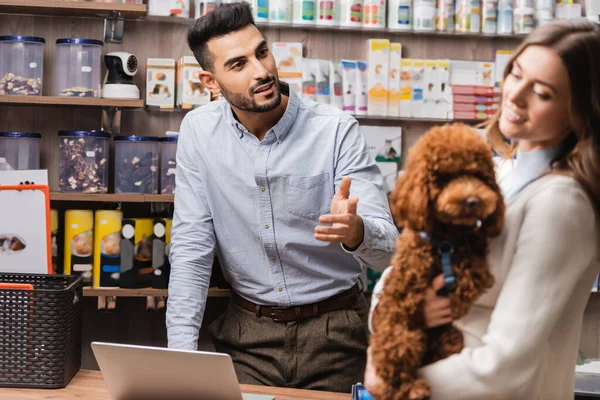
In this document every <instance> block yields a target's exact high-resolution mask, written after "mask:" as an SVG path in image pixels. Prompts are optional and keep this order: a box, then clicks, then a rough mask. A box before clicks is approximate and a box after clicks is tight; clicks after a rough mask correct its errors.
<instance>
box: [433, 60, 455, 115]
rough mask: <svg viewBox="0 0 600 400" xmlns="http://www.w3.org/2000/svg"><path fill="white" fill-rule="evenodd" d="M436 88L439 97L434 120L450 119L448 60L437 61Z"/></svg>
mask: <svg viewBox="0 0 600 400" xmlns="http://www.w3.org/2000/svg"><path fill="white" fill-rule="evenodd" d="M436 87H437V90H438V91H439V93H440V95H439V97H438V100H437V104H436V115H435V118H440V119H452V88H451V87H450V60H437V78H436Z"/></svg>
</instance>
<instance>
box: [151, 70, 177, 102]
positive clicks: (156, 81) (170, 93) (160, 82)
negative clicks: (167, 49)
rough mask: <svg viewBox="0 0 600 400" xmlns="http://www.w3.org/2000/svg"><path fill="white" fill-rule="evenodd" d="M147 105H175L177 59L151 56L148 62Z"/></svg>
mask: <svg viewBox="0 0 600 400" xmlns="http://www.w3.org/2000/svg"><path fill="white" fill-rule="evenodd" d="M146 70H147V71H146V105H147V106H155V107H160V108H174V107H175V60H174V59H172V58H149V59H148V60H147V62H146Z"/></svg>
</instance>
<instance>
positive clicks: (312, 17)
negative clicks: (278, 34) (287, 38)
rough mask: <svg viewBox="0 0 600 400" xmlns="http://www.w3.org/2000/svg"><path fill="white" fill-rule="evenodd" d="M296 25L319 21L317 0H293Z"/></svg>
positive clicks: (293, 15)
mask: <svg viewBox="0 0 600 400" xmlns="http://www.w3.org/2000/svg"><path fill="white" fill-rule="evenodd" d="M293 4H294V11H293V12H292V17H293V20H292V22H293V23H294V25H314V24H316V23H317V5H316V4H317V0H293Z"/></svg>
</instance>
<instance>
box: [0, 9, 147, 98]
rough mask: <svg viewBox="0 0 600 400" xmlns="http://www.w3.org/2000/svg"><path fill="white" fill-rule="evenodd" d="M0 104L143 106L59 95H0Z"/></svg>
mask: <svg viewBox="0 0 600 400" xmlns="http://www.w3.org/2000/svg"><path fill="white" fill-rule="evenodd" d="M0 1H2V0H0ZM0 106H31V107H97V108H106V107H115V108H140V107H143V106H144V100H115V99H98V98H85V97H83V98H78V97H60V96H0Z"/></svg>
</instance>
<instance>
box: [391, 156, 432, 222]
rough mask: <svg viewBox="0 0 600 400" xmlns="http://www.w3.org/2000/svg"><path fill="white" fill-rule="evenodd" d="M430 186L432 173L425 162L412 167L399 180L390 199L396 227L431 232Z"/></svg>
mask: <svg viewBox="0 0 600 400" xmlns="http://www.w3.org/2000/svg"><path fill="white" fill-rule="evenodd" d="M430 184H431V176H430V171H429V168H427V164H426V163H425V162H424V161H423V162H420V163H416V164H413V165H410V166H409V168H408V169H407V171H406V172H405V173H404V174H402V175H401V176H400V177H399V178H398V182H397V183H396V187H395V188H394V191H393V192H392V195H391V198H390V208H391V211H392V216H393V217H394V222H395V223H396V226H398V227H408V228H410V229H412V230H415V231H427V232H428V231H429V230H430V227H431V222H430V215H431V213H430V211H429V205H430V201H429V200H430V189H429V187H430Z"/></svg>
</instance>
